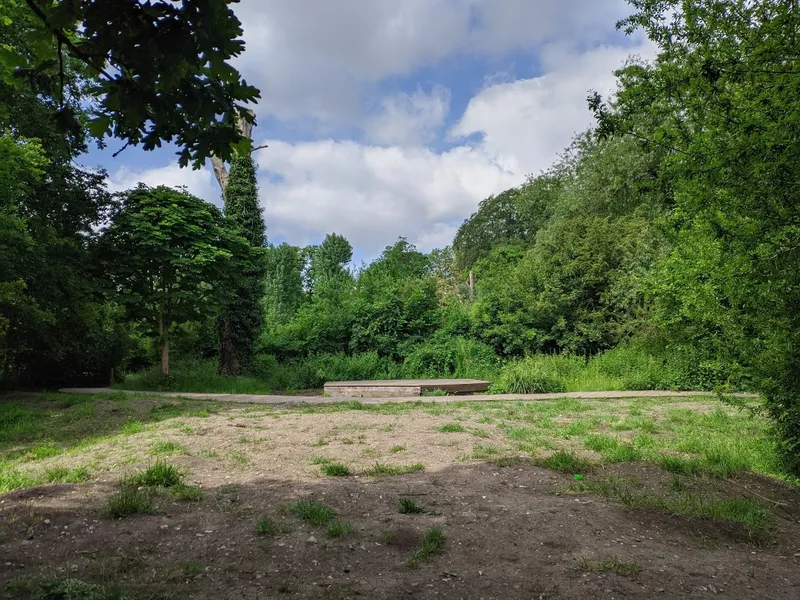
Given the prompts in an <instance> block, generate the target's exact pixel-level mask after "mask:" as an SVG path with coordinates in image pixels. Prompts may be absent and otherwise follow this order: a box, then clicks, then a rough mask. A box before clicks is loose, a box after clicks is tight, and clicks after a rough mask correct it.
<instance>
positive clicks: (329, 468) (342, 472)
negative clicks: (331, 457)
mask: <svg viewBox="0 0 800 600" xmlns="http://www.w3.org/2000/svg"><path fill="white" fill-rule="evenodd" d="M322 473H323V474H324V475H327V476H329V477H347V476H348V475H350V474H351V473H350V469H348V468H347V466H346V465H343V464H341V463H327V464H324V465H322Z"/></svg>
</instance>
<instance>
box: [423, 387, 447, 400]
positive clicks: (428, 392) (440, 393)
mask: <svg viewBox="0 0 800 600" xmlns="http://www.w3.org/2000/svg"><path fill="white" fill-rule="evenodd" d="M422 396H424V397H428V398H432V397H436V396H447V392H446V391H444V390H442V389H439V388H437V389H435V390H425V391H423V392H422Z"/></svg>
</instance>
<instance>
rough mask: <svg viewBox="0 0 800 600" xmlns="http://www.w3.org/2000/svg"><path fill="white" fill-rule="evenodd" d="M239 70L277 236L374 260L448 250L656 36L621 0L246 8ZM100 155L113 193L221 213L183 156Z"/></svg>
mask: <svg viewBox="0 0 800 600" xmlns="http://www.w3.org/2000/svg"><path fill="white" fill-rule="evenodd" d="M234 8H235V10H236V12H237V14H238V15H239V18H240V19H241V20H242V22H243V24H244V29H245V41H246V44H247V50H246V52H245V54H244V55H243V56H242V57H241V58H240V59H238V60H237V61H236V66H237V67H238V68H239V69H240V71H241V72H242V73H243V75H244V76H245V78H246V79H247V81H248V82H249V83H253V84H255V85H256V86H257V87H259V88H260V89H261V94H262V99H261V101H260V103H259V105H258V107H256V113H257V119H258V127H257V128H256V129H255V131H254V139H255V142H256V143H257V144H268V145H269V148H267V149H264V150H259V151H258V152H257V153H256V159H257V160H258V162H259V164H260V168H259V181H260V197H261V204H262V206H263V207H264V216H265V218H266V222H267V230H268V231H267V233H268V236H269V238H270V240H271V241H273V242H275V243H280V242H282V241H287V242H289V243H291V244H296V245H305V244H309V243H316V242H318V241H320V240H321V239H322V237H324V235H325V234H326V233H328V232H337V233H340V234H342V235H344V236H345V237H347V238H348V239H349V240H350V241H351V243H352V244H353V246H354V247H355V249H356V257H357V258H359V259H370V258H373V257H375V256H377V255H378V254H379V253H380V251H381V250H382V249H383V247H384V246H386V245H388V244H390V243H392V242H393V241H394V240H396V239H397V237H398V236H405V237H407V238H408V239H409V240H410V241H411V242H412V243H415V244H416V245H417V247H418V248H419V249H421V250H426V251H427V250H430V249H431V248H434V247H441V246H445V245H448V244H449V243H450V242H451V241H452V239H453V235H454V233H455V231H456V230H457V229H458V226H459V225H460V224H461V222H463V220H464V219H465V218H466V217H468V216H469V215H470V213H472V212H473V211H474V210H475V208H476V207H477V205H478V202H480V201H481V200H482V199H483V198H485V197H486V196H488V195H490V194H493V193H498V192H500V191H502V190H504V189H507V188H509V187H511V186H514V185H518V184H520V183H522V182H523V181H524V180H525V177H526V175H528V174H531V173H537V172H539V171H541V170H542V169H545V168H547V167H548V166H549V165H550V164H551V163H552V162H553V160H554V158H555V156H556V154H557V153H558V152H559V151H560V150H562V149H563V148H564V147H565V146H566V145H567V144H568V143H569V141H570V139H571V137H572V136H573V134H575V133H576V132H579V131H582V130H584V129H585V128H586V127H587V126H589V125H590V124H591V122H592V119H591V115H590V113H589V111H588V109H587V108H586V96H587V92H588V91H589V90H590V89H596V90H598V91H600V92H601V93H604V94H606V93H608V92H610V91H612V90H613V89H614V87H615V82H614V77H613V74H612V72H613V70H614V69H615V68H617V67H618V66H620V65H621V64H622V62H623V61H624V60H625V58H626V57H627V56H628V55H630V54H638V55H640V56H649V55H650V53H651V52H652V50H651V49H650V47H649V44H648V43H647V42H646V40H643V39H641V38H638V37H625V36H624V35H623V34H622V33H620V32H617V31H615V28H614V24H615V22H616V20H617V19H619V18H620V17H622V16H624V15H626V14H627V13H628V12H629V7H628V6H627V4H626V2H625V1H624V0H336V1H331V0H242V2H241V3H240V4H238V5H234ZM115 149H117V148H116V145H115V143H114V142H112V143H111V144H110V145H109V149H108V150H106V151H104V152H100V151H93V152H92V153H90V154H89V155H88V156H87V157H85V160H84V161H83V162H85V163H86V164H87V165H89V166H94V165H101V166H103V167H105V168H106V169H108V171H109V173H110V176H111V182H112V187H114V188H115V189H125V188H127V187H130V186H133V185H135V184H136V183H137V182H139V181H144V182H146V183H148V184H150V185H158V184H166V185H185V186H187V187H188V189H189V190H190V191H191V192H193V193H194V194H196V195H198V196H200V197H202V198H205V199H206V200H208V201H210V202H214V203H217V204H219V188H218V186H217V183H216V181H215V179H214V177H213V174H212V172H211V169H210V165H209V166H207V167H206V169H204V170H200V171H192V170H191V169H180V168H179V167H178V166H177V162H176V157H175V155H174V149H169V148H164V149H161V150H159V151H156V152H148V153H145V152H142V151H140V150H138V149H127V150H125V151H124V152H123V153H122V154H120V155H119V156H118V157H117V158H112V157H111V153H112V152H113V151H114V150H115Z"/></svg>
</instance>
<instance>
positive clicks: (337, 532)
mask: <svg viewBox="0 0 800 600" xmlns="http://www.w3.org/2000/svg"><path fill="white" fill-rule="evenodd" d="M354 531H355V529H354V528H353V526H352V525H350V524H349V523H343V522H342V521H333V522H332V523H329V524H328V526H327V527H326V528H325V535H327V536H328V537H332V538H338V537H342V536H343V535H348V534H350V533H353V532H354Z"/></svg>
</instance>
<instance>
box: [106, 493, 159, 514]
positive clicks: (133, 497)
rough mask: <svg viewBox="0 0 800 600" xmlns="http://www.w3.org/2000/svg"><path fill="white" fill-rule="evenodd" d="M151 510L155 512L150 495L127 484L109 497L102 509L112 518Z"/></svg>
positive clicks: (148, 512)
mask: <svg viewBox="0 0 800 600" xmlns="http://www.w3.org/2000/svg"><path fill="white" fill-rule="evenodd" d="M153 512H155V507H154V505H153V498H152V497H151V495H150V494H149V493H147V492H146V491H142V490H138V489H135V488H132V487H127V486H125V487H123V488H122V489H121V490H120V492H119V494H117V495H116V496H112V497H111V498H109V499H108V500H107V501H106V505H105V508H104V509H103V513H104V514H105V515H106V516H107V517H110V518H112V519H122V518H124V517H127V516H129V515H135V514H140V513H141V514H151V513H153Z"/></svg>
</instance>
